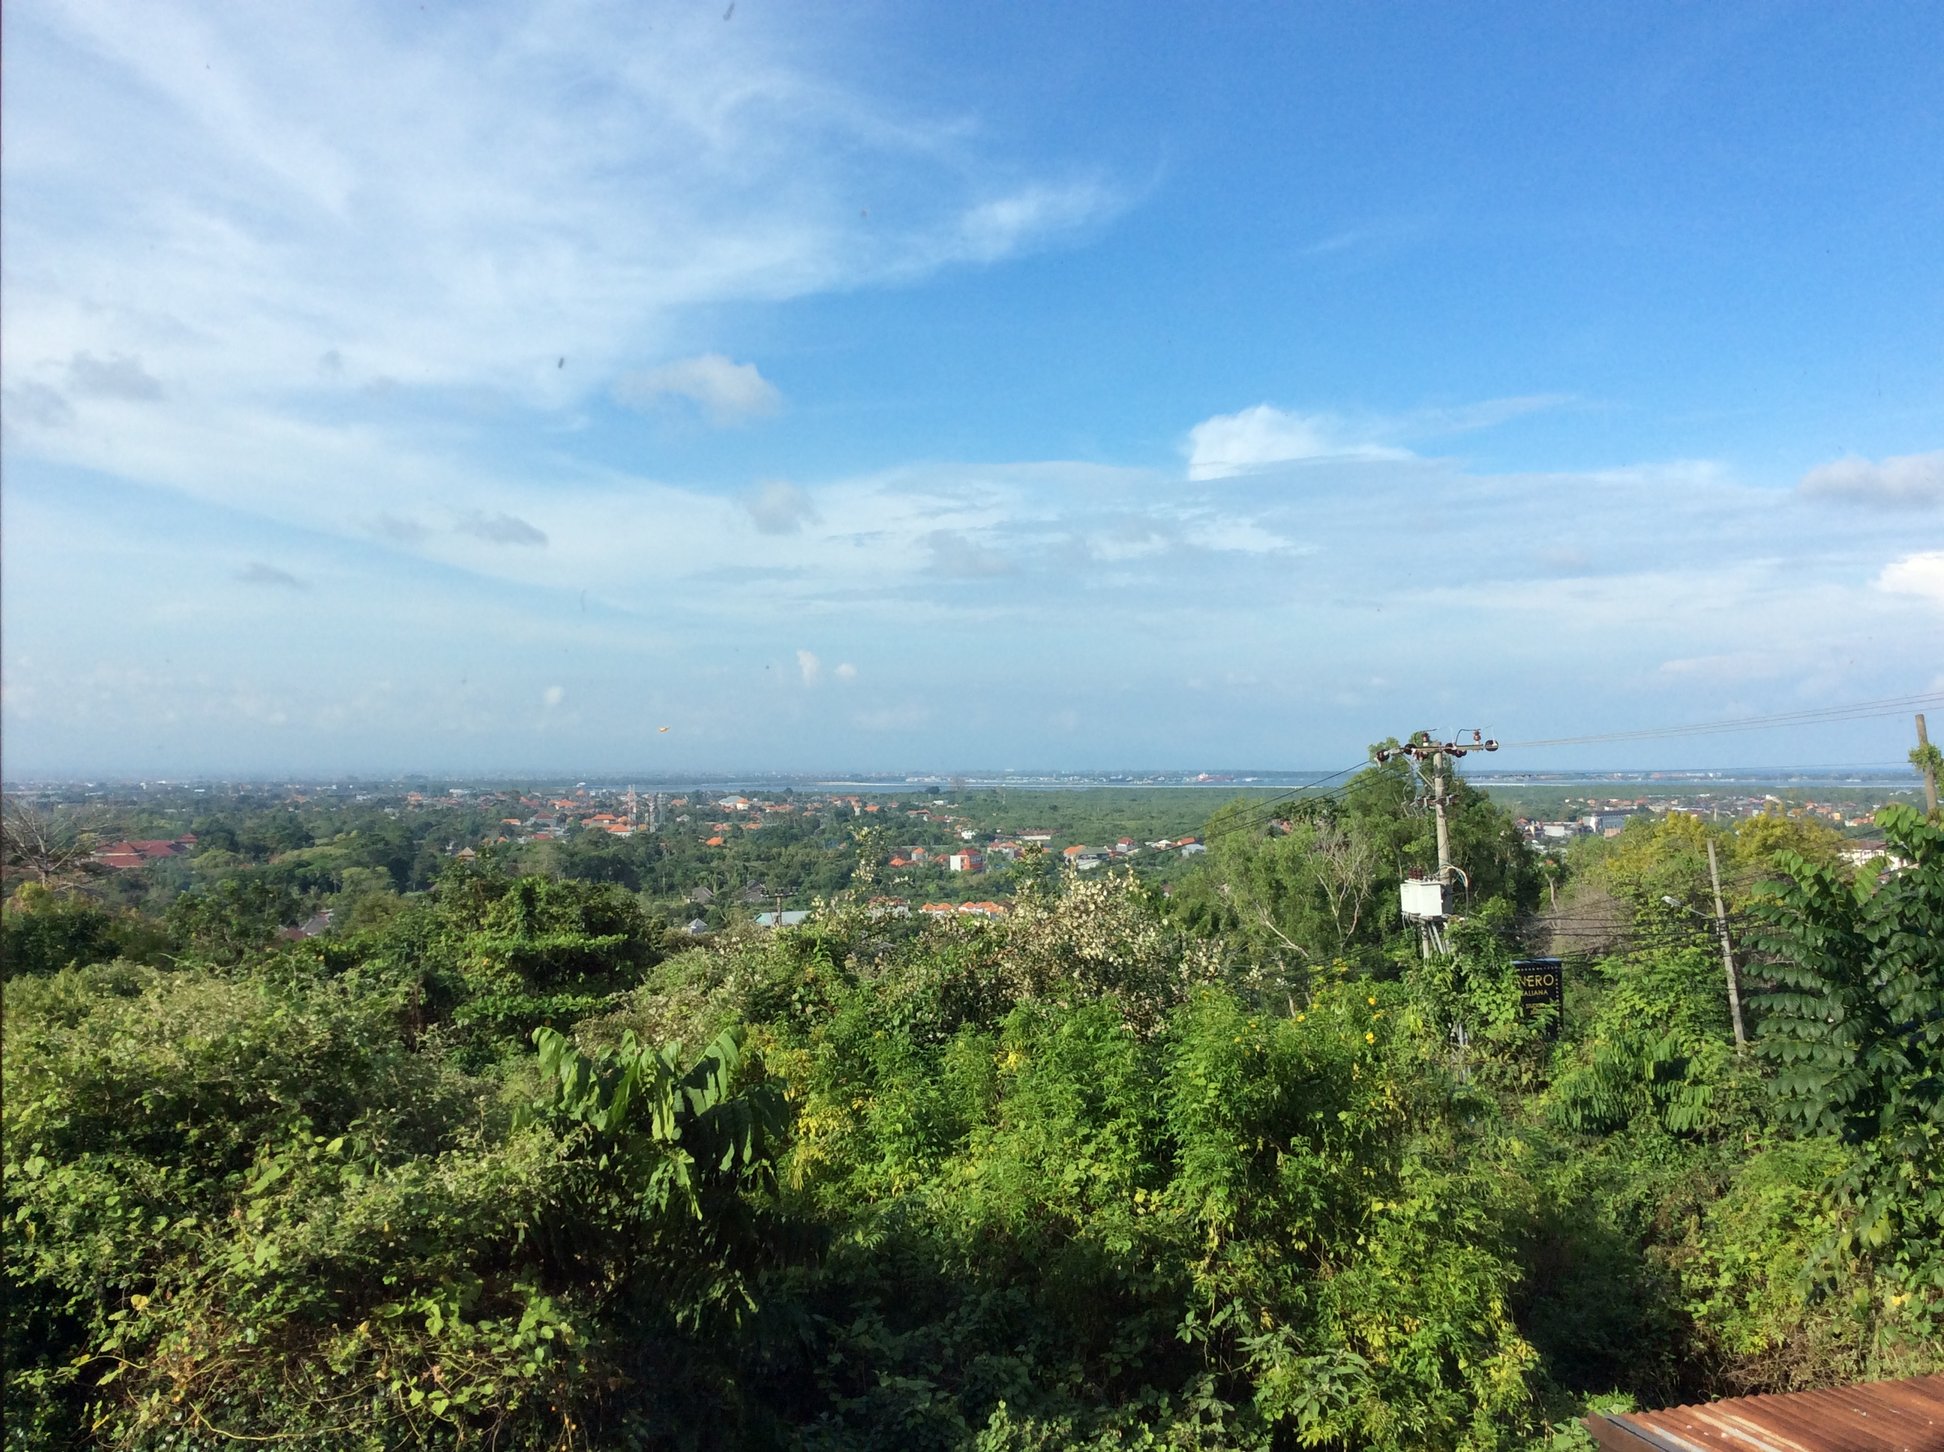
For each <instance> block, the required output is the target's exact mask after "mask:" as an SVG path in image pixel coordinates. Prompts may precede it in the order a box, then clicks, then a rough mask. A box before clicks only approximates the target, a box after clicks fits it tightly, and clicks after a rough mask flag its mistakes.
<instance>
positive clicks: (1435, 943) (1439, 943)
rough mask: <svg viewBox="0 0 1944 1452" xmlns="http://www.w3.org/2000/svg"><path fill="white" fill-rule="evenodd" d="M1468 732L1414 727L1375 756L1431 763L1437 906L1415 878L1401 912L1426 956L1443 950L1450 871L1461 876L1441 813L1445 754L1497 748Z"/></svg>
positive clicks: (1407, 887) (1445, 801)
mask: <svg viewBox="0 0 1944 1452" xmlns="http://www.w3.org/2000/svg"><path fill="white" fill-rule="evenodd" d="M1465 734H1466V733H1464V732H1462V731H1461V732H1459V733H1458V736H1459V738H1463V737H1464V735H1465ZM1470 736H1471V739H1470V740H1468V741H1467V740H1463V739H1454V740H1451V741H1439V740H1437V739H1436V738H1435V737H1434V736H1432V734H1431V733H1430V732H1429V731H1414V732H1412V733H1411V737H1410V739H1409V740H1407V741H1406V742H1405V743H1404V744H1403V745H1402V746H1390V747H1386V748H1384V749H1383V750H1382V751H1379V752H1378V753H1377V757H1376V759H1377V761H1378V762H1379V763H1382V762H1386V761H1389V760H1390V759H1391V758H1392V757H1396V756H1408V757H1410V758H1411V760H1413V761H1420V762H1421V761H1429V762H1430V763H1431V796H1430V799H1429V800H1430V804H1431V810H1432V811H1434V812H1435V813H1436V814H1437V818H1438V875H1437V884H1438V891H1437V896H1438V903H1437V904H1436V907H1437V909H1438V910H1437V911H1436V912H1433V911H1431V910H1430V905H1427V904H1426V903H1424V902H1423V900H1422V898H1421V896H1420V895H1419V893H1418V892H1417V890H1416V889H1417V888H1422V887H1423V886H1425V884H1424V883H1423V882H1421V881H1420V882H1417V883H1416V884H1415V885H1413V884H1412V883H1408V882H1407V883H1406V884H1405V885H1404V889H1403V905H1404V916H1405V917H1407V918H1409V919H1411V920H1413V921H1415V922H1416V923H1417V925H1418V929H1419V933H1420V937H1421V947H1422V950H1423V953H1424V956H1425V957H1427V958H1429V957H1430V956H1431V954H1432V950H1433V949H1434V948H1435V949H1436V950H1437V951H1438V952H1439V953H1442V952H1444V940H1443V935H1442V933H1441V931H1440V925H1441V924H1442V923H1443V921H1444V920H1445V919H1446V918H1447V917H1449V916H1450V915H1451V879H1452V877H1453V876H1454V875H1456V876H1460V877H1462V876H1464V873H1463V871H1462V870H1461V869H1460V868H1459V867H1458V866H1457V865H1456V864H1455V863H1453V862H1452V860H1451V824H1450V822H1449V821H1448V820H1447V819H1446V817H1445V807H1446V806H1447V805H1449V803H1450V800H1451V798H1450V796H1449V795H1448V794H1447V793H1446V791H1445V758H1446V757H1451V758H1453V759H1454V760H1455V759H1456V758H1458V757H1461V756H1464V755H1465V754H1466V753H1467V752H1472V751H1497V750H1498V742H1496V741H1488V740H1486V739H1485V733H1484V732H1483V731H1473V732H1471V733H1470ZM1466 881H1467V883H1468V884H1469V882H1470V879H1469V878H1467V879H1466Z"/></svg>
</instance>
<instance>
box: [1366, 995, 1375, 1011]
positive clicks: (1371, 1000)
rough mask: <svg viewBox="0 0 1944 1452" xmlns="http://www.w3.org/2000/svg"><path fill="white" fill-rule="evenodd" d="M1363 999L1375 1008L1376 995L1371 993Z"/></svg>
mask: <svg viewBox="0 0 1944 1452" xmlns="http://www.w3.org/2000/svg"><path fill="white" fill-rule="evenodd" d="M1364 1001H1365V1002H1366V1003H1368V1004H1369V1005H1370V1006H1371V1007H1372V1008H1375V1007H1376V1006H1377V995H1376V994H1374V993H1373V994H1371V995H1370V997H1369V998H1367V999H1365V1000H1364Z"/></svg>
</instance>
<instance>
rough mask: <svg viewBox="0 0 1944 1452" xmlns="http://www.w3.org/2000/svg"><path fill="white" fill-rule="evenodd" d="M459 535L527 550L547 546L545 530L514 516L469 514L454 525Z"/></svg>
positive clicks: (454, 529)
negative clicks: (521, 547)
mask: <svg viewBox="0 0 1944 1452" xmlns="http://www.w3.org/2000/svg"><path fill="white" fill-rule="evenodd" d="M452 528H453V531H454V533H457V534H468V535H471V536H472V537H473V538H474V539H483V540H485V541H486V542H487V543H488V544H502V545H520V546H523V547H525V548H527V549H542V548H544V547H545V546H546V543H547V536H546V532H545V531H544V530H540V529H536V528H535V527H534V526H533V525H530V524H528V523H527V522H526V521H525V520H524V519H521V518H519V517H518V516H517V515H512V514H467V515H463V516H461V517H460V519H459V521H458V523H456V524H454V525H453V527H452Z"/></svg>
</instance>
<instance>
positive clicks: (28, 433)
mask: <svg viewBox="0 0 1944 1452" xmlns="http://www.w3.org/2000/svg"><path fill="white" fill-rule="evenodd" d="M408 13H410V15H411V16H412V19H411V21H410V23H409V24H408V23H404V22H401V21H400V20H399V19H398V16H397V15H396V14H394V13H393V12H392V11H390V10H389V9H386V8H384V7H380V6H375V5H365V6H360V5H358V4H356V3H349V4H347V5H345V6H341V7H336V8H334V9H333V10H332V12H331V13H330V14H328V15H327V14H325V13H323V12H321V11H316V10H310V9H304V8H301V7H300V8H299V9H297V10H295V11H289V12H280V11H276V10H274V9H263V8H253V7H247V6H245V7H231V6H222V7H214V8H212V7H208V6H201V5H196V4H194V3H191V0H150V3H147V4H144V5H141V6H117V5H110V4H102V3H98V0H76V3H73V4H68V5H49V6H38V7H31V8H26V7H11V8H10V9H9V12H8V17H7V19H8V31H7V45H8V61H9V73H10V74H9V83H8V95H7V122H8V129H9V137H8V140H9V145H8V147H7V149H6V152H5V156H4V168H5V182H6V192H7V204H8V236H7V244H8V256H7V265H8V277H7V288H8V291H7V306H6V308H5V310H4V314H0V344H3V345H4V351H5V356H6V358H7V363H8V371H9V375H10V382H16V383H17V382H18V381H21V380H25V379H30V378H31V379H38V380H39V381H40V383H41V384H42V386H43V387H45V386H48V385H52V384H56V383H61V384H63V385H65V386H67V387H69V388H71V389H83V390H92V391H93V392H94V393H95V394H96V395H97V396H102V397H111V396H112V397H113V398H115V399H119V400H123V401H134V400H141V399H152V398H154V397H155V395H156V393H157V392H158V391H159V390H160V389H161V387H162V385H161V384H160V383H159V382H157V380H158V379H166V380H167V397H168V399H169V401H170V403H171V409H169V410H160V409H151V410H147V413H148V414H149V415H152V416H159V415H161V414H163V413H165V412H174V413H176V414H177V415H178V416H179V417H180V423H179V429H180V430H181V431H183V432H191V433H193V434H195V435H196V438H195V439H194V440H191V441H190V442H192V443H196V442H201V443H206V442H208V441H210V440H212V439H214V438H217V437H219V436H221V435H222V434H223V432H224V431H225V430H228V429H232V428H234V427H236V426H238V425H239V424H241V425H242V426H244V427H246V428H249V429H252V431H254V430H255V429H256V428H257V427H260V426H261V425H260V424H259V418H260V416H261V415H264V414H272V415H277V416H279V421H280V422H283V423H286V424H287V423H290V422H291V421H293V419H294V418H295V417H297V416H300V415H303V414H309V415H311V416H316V415H318V414H319V413H322V412H323V411H325V410H331V411H332V412H331V414H330V416H333V417H342V407H341V405H342V402H343V400H345V399H347V398H359V397H364V396H366V394H365V393H364V390H368V389H370V388H372V387H374V386H383V387H388V388H389V389H390V390H391V395H392V396H393V397H395V398H398V399H402V400H405V401H407V402H416V401H421V400H426V399H428V397H429V396H430V395H431V394H432V393H433V391H436V390H444V391H446V393H445V394H444V397H445V398H446V399H448V400H449V398H450V397H451V391H453V390H470V391H472V393H473V396H474V397H475V398H484V399H485V400H486V401H488V402H490V403H492V404H493V405H495V406H496V407H497V408H500V409H501V411H503V410H504V407H505V406H506V405H509V404H511V405H516V406H522V407H530V408H536V409H540V410H544V411H547V412H550V413H554V414H563V413H571V411H573V410H575V409H577V408H578V407H579V406H580V404H581V402H582V401H584V400H585V399H586V398H587V397H589V396H590V395H592V394H594V393H597V392H603V391H606V390H607V389H609V388H610V387H611V386H612V384H613V381H614V379H615V378H616V376H617V375H618V374H619V373H620V372H621V371H622V370H623V369H624V368H625V366H626V361H627V360H628V359H631V358H639V357H642V356H643V355H644V354H646V355H648V356H656V355H662V356H666V355H668V354H669V353H671V352H676V351H679V350H680V349H681V347H682V346H683V345H684V343H685V341H686V340H687V339H688V338H689V337H691V336H692V333H693V331H694V323H693V321H692V320H694V319H699V318H701V317H704V316H714V313H713V311H711V310H715V309H719V308H721V307H722V306H723V305H725V304H731V303H763V302H769V301H774V300H779V299H785V298H793V297H801V296H805V295H809V294H813V293H819V292H825V291H831V290H844V289H851V288H856V287H861V286H869V285H872V284H877V283H885V282H906V281H909V280H911V279H913V278H915V277H918V276H922V275H923V274H924V273H926V272H928V271H931V270H934V269H936V268H939V267H942V266H948V265H952V264H955V263H965V262H974V263H978V262H990V261H995V260H998V259H1000V258H1002V257H1004V256H1008V255H1012V254H1015V253H1017V252H1019V251H1021V250H1023V249H1027V248H1031V247H1033V246H1036V245H1041V244H1043V243H1045V242H1046V241H1048V240H1051V239H1054V238H1057V237H1059V236H1062V235H1064V234H1065V233H1066V232H1067V231H1069V230H1071V229H1072V228H1074V227H1076V226H1079V225H1081V224H1082V223H1083V222H1084V221H1086V220H1087V219H1088V218H1090V217H1095V216H1101V215H1106V214H1107V213H1109V212H1110V211H1111V210H1112V209H1113V208H1114V206H1116V205H1117V203H1116V202H1115V201H1114V199H1113V198H1112V197H1111V196H1110V195H1109V194H1108V192H1107V191H1106V189H1104V188H1102V187H1100V186H1097V185H1093V184H1084V185H1083V184H1075V183H1071V182H1067V181H1064V180H1062V179H1060V178H1057V177H1044V176H1031V175H1028V176H1025V177H1016V176H1011V175H1008V172H1009V171H1010V169H1009V168H1007V167H1006V166H1005V165H1004V164H1003V163H1002V162H1000V161H998V160H996V159H992V158H988V157H986V156H984V155H982V154H980V152H979V151H978V150H977V149H976V145H975V143H976V142H977V140H978V138H977V134H976V133H975V132H974V131H973V130H971V129H970V128H968V127H966V126H965V125H964V124H963V123H962V122H960V121H958V120H957V119H953V120H951V121H949V122H946V123H938V122H934V121H932V120H930V119H928V118H925V117H921V116H914V115H908V114H901V113H899V112H898V111H896V110H895V109H894V108H892V107H891V106H890V105H889V104H887V103H884V102H881V101H879V100H878V99H877V98H876V97H874V96H871V95H867V94H865V93H863V92H861V91H854V90H850V89H847V88H846V87H845V85H844V84H843V83H842V80H841V77H842V75H843V74H844V73H845V71H846V69H847V65H846V61H847V57H846V56H845V54H844V53H843V52H844V49H845V46H846V45H847V43H848V37H847V36H846V34H845V27H844V26H842V25H838V24H831V23H826V22H822V21H811V20H808V19H805V20H803V21H801V22H797V21H795V20H794V19H793V18H792V15H791V13H790V12H788V11H777V12H773V13H772V14H771V15H770V16H769V17H767V19H766V22H765V23H764V24H762V25H740V24H738V25H734V26H725V25H723V24H722V23H721V20H720V15H719V11H718V12H717V13H715V14H709V13H705V11H704V10H690V11H670V12H663V11H659V10H657V11H652V12H651V11H646V10H642V9H640V8H639V7H635V6H627V5H580V4H572V3H557V4H544V5H543V6H542V7H541V10H540V12H538V13H529V11H528V9H526V8H524V7H515V6H501V7H495V6H482V7H469V8H467V9H466V10H465V12H464V13H463V14H461V13H460V12H444V13H442V12H440V11H439V10H438V9H437V7H434V9H433V11H432V12H430V13H429V14H428V13H427V12H424V11H421V10H419V9H417V8H414V9H413V10H411V11H410V12H408ZM401 137H409V138H411V144H410V145H401V144H400V142H399V138H401ZM861 191H867V192H868V193H869V194H870V195H871V196H872V197H873V199H874V205H875V206H876V207H877V208H878V209H879V212H880V214H881V216H895V217H896V218H898V219H899V220H898V222H897V224H896V225H888V224H887V223H886V222H884V221H883V220H873V219H872V218H869V217H864V216H861V215H860V214H859V213H860V209H859V208H858V207H857V205H856V198H857V196H858V194H859V193H860V192H861ZM110 198H112V199H113V200H112V202H110V201H108V200H107V199H110ZM691 346H692V345H691ZM655 374H659V375H660V376H659V378H655V377H654V375H655ZM650 377H651V379H653V381H652V382H651V383H650V385H649V387H650V388H651V389H655V388H659V389H661V390H662V391H663V392H662V395H661V396H664V397H680V398H685V399H689V400H690V401H692V402H693V403H695V404H696V406H698V407H700V408H702V409H703V410H704V411H705V412H708V413H709V414H710V416H711V417H715V418H722V419H735V418H743V417H748V416H750V415H751V414H752V413H753V412H759V411H762V410H765V409H772V408H774V407H775V406H776V404H777V401H778V396H777V394H776V390H775V389H774V387H773V385H771V384H770V383H769V382H768V380H766V379H764V378H763V377H762V375H761V374H760V372H758V371H757V370H756V369H755V368H754V367H753V366H751V365H749V364H747V363H737V362H734V361H732V360H730V359H728V358H726V357H723V356H721V355H719V354H706V353H705V354H702V355H700V356H699V357H689V358H686V359H683V360H682V361H681V362H680V363H677V364H673V365H667V366H666V367H665V368H664V369H662V370H651V374H650ZM8 421H9V424H10V425H12V424H13V423H15V422H18V423H20V424H21V425H22V436H23V437H25V438H26V439H27V440H28V442H29V444H30V445H31V447H33V448H34V449H36V450H38V451H42V452H45V453H47V454H50V455H52V456H55V457H60V458H61V459H62V461H63V462H77V461H76V460H74V459H72V458H69V457H67V456H66V451H71V450H72V449H73V447H74V445H72V444H65V445H64V444H63V443H62V442H61V436H62V435H63V434H64V433H68V432H78V431H64V430H61V429H59V428H58V427H57V426H58V424H59V423H60V422H61V421H62V412H61V410H60V409H59V408H58V407H57V406H53V405H50V404H49V403H48V401H47V400H46V399H45V398H40V399H38V406H30V407H29V408H27V409H26V410H25V411H24V412H22V413H20V414H19V415H18V417H15V416H14V415H13V414H12V413H11V412H10V417H9V420H8ZM118 425H119V427H118V432H119V433H120V436H121V437H120V442H119V444H118V446H117V447H116V449H115V452H114V459H113V463H114V465H115V466H116V467H115V469H114V472H116V473H118V474H121V475H122V476H123V477H126V478H129V479H131V480H134V481H137V482H156V481H154V479H153V476H152V474H151V473H150V472H149V470H148V468H147V467H146V464H145V461H146V460H147V459H148V458H149V457H151V452H150V445H151V444H152V443H154V442H155V440H154V439H152V438H151V437H150V436H149V431H150V430H154V429H159V428H160V427H161V425H160V424H159V423H158V422H155V421H154V419H153V418H151V419H150V420H148V421H146V422H143V423H141V424H139V425H136V424H130V423H128V422H127V421H126V420H118ZM103 447H105V446H103Z"/></svg>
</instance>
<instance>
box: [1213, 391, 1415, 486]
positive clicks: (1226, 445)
mask: <svg viewBox="0 0 1944 1452" xmlns="http://www.w3.org/2000/svg"><path fill="white" fill-rule="evenodd" d="M1187 452H1188V477H1189V478H1190V479H1193V480H1204V479H1226V478H1231V477H1233V476H1235V475H1237V474H1249V473H1253V472H1255V471H1256V470H1258V469H1264V468H1268V467H1269V466H1271V465H1275V464H1290V463H1296V462H1299V461H1302V460H1308V459H1408V458H1410V457H1411V454H1410V451H1409V450H1406V449H1399V448H1394V447H1391V446H1390V445H1387V444H1380V443H1377V442H1374V441H1373V440H1370V439H1367V438H1355V437H1352V436H1350V435H1349V434H1348V433H1347V432H1346V430H1345V426H1344V424H1343V423H1342V421H1341V420H1339V419H1336V418H1334V417H1332V416H1330V415H1327V414H1298V413H1285V412H1284V411H1283V410H1282V409H1279V408H1275V407H1273V406H1271V405H1270V404H1266V403H1259V404H1257V405H1256V406H1255V407H1254V408H1245V409H1243V410H1242V411H1241V412H1240V413H1221V414H1216V415H1215V417H1213V418H1210V419H1204V420H1203V421H1202V422H1201V423H1198V424H1196V425H1195V426H1194V427H1193V428H1192V429H1190V430H1189V431H1188V448H1187Z"/></svg>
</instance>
